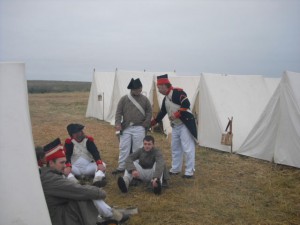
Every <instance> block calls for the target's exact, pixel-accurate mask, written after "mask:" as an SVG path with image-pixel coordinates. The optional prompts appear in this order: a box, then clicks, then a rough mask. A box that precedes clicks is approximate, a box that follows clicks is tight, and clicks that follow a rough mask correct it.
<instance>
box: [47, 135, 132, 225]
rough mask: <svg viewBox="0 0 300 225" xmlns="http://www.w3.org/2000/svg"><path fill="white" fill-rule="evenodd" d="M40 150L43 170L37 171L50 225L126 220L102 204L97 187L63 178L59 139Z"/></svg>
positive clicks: (63, 154)
mask: <svg viewBox="0 0 300 225" xmlns="http://www.w3.org/2000/svg"><path fill="white" fill-rule="evenodd" d="M43 149H44V151H45V157H46V161H47V167H42V168H41V182H42V186H43V190H44V194H45V198H46V202H47V206H48V210H49V214H50V218H51V221H52V224H53V225H62V224H64V225H82V224H85V225H95V224H99V223H98V222H99V221H98V219H99V218H102V219H103V218H104V219H105V220H110V221H115V222H116V223H118V222H120V223H122V222H124V221H126V220H128V218H129V216H128V215H127V214H124V213H121V212H119V211H117V210H116V209H113V208H111V207H110V206H109V205H107V204H106V203H105V202H104V199H105V198H106V193H105V191H103V190H102V189H101V188H98V187H96V186H90V185H80V184H78V183H75V182H74V181H71V180H70V179H66V178H65V177H64V175H63V172H64V169H65V168H66V165H65V163H66V156H65V152H64V150H63V146H62V144H61V142H60V139H59V138H57V139H55V140H54V141H53V142H51V143H49V144H47V145H46V146H44V148H43ZM99 216H100V217H99ZM116 223H112V224H116Z"/></svg>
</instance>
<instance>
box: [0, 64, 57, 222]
mask: <svg viewBox="0 0 300 225" xmlns="http://www.w3.org/2000/svg"><path fill="white" fill-rule="evenodd" d="M0 123H1V127H0V167H1V168H0V183H1V185H0V204H1V210H0V224H1V225H16V224H22V225H40V224H43V225H50V224H51V221H50V216H49V213H48V209H47V205H46V201H45V197H44V193H43V190H42V186H41V182H40V176H39V172H38V166H37V161H36V156H35V150H34V144H33V138H32V132H31V122H30V116H29V107H28V95H27V83H26V79H25V65H24V64H23V63H0Z"/></svg>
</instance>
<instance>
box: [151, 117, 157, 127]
mask: <svg viewBox="0 0 300 225" xmlns="http://www.w3.org/2000/svg"><path fill="white" fill-rule="evenodd" d="M156 123H157V122H156V120H155V119H153V120H151V127H153V126H154V125H155V124H156Z"/></svg>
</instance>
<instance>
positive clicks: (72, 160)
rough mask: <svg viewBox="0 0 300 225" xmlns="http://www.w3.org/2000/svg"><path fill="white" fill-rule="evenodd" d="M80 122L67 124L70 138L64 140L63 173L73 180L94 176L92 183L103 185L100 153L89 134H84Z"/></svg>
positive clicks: (104, 182) (103, 166)
mask: <svg viewBox="0 0 300 225" xmlns="http://www.w3.org/2000/svg"><path fill="white" fill-rule="evenodd" d="M83 128H84V126H83V125H81V124H76V123H75V124H73V123H71V124H69V125H68V126H67V131H68V133H69V135H70V138H67V139H66V141H65V150H66V157H67V163H66V165H67V168H66V169H65V174H66V175H67V176H69V177H68V178H70V179H73V180H75V177H74V176H73V175H75V176H76V177H80V178H82V177H84V176H91V177H94V179H93V185H95V186H98V187H103V186H105V185H106V179H105V170H106V166H105V163H104V162H102V160H101V158H100V153H99V151H98V149H97V146H96V145H95V143H94V139H93V138H92V137H91V136H86V135H85V134H84V132H83Z"/></svg>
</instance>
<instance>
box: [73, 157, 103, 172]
mask: <svg viewBox="0 0 300 225" xmlns="http://www.w3.org/2000/svg"><path fill="white" fill-rule="evenodd" d="M103 165H104V166H105V163H103ZM72 173H73V174H74V175H75V176H81V175H84V176H99V177H105V173H103V172H102V171H101V170H98V171H97V164H96V163H95V162H91V161H89V160H87V159H85V158H82V157H80V158H78V159H77V160H76V161H75V162H74V163H72Z"/></svg>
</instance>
